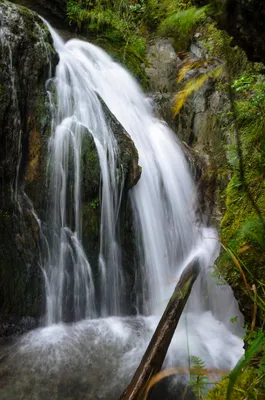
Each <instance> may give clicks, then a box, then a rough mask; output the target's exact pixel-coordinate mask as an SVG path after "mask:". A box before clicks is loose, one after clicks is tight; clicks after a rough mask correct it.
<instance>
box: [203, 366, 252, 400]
mask: <svg viewBox="0 0 265 400" xmlns="http://www.w3.org/2000/svg"><path fill="white" fill-rule="evenodd" d="M228 382H229V377H224V378H223V379H221V381H220V382H219V383H217V384H216V385H215V387H214V388H213V389H212V390H210V391H209V392H208V394H207V396H206V397H205V399H206V400H225V399H226V392H227V385H228ZM256 382H257V371H256V370H255V369H254V368H252V367H249V368H246V369H245V370H244V371H243V372H242V373H241V374H240V376H239V377H238V380H237V382H236V384H235V387H234V389H233V392H232V399H233V400H243V399H248V400H256V399H257V398H258V397H257V388H256V385H255V383H256Z"/></svg>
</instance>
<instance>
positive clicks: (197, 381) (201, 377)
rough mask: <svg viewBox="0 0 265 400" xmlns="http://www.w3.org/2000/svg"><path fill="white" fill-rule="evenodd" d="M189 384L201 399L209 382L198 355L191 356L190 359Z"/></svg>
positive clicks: (203, 364)
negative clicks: (190, 372)
mask: <svg viewBox="0 0 265 400" xmlns="http://www.w3.org/2000/svg"><path fill="white" fill-rule="evenodd" d="M191 371H194V373H192V374H191V375H190V386H191V387H192V391H193V393H194V394H195V396H196V398H197V399H203V398H204V397H205V393H206V392H207V390H208V388H209V385H210V384H211V382H210V381H209V377H208V375H206V373H205V371H206V367H205V363H204V362H203V361H202V360H201V359H200V358H199V357H195V356H194V357H192V359H191Z"/></svg>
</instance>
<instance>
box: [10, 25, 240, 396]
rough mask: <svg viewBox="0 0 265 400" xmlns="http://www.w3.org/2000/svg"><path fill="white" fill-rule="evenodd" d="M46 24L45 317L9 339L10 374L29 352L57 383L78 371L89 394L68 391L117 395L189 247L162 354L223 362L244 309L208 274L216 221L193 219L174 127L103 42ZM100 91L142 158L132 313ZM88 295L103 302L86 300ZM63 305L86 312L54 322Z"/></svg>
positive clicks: (134, 195)
mask: <svg viewBox="0 0 265 400" xmlns="http://www.w3.org/2000/svg"><path fill="white" fill-rule="evenodd" d="M49 29H50V31H51V34H52V36H53V39H54V45H55V48H56V50H57V51H58V53H59V56H60V62H59V65H58V67H57V72H56V77H55V79H54V80H52V82H53V84H54V85H55V91H56V102H53V100H52V99H53V95H52V92H53V91H52V90H50V97H51V105H52V107H51V108H52V113H53V126H52V129H53V135H52V138H51V142H50V162H49V167H48V171H49V173H50V175H51V183H50V187H51V193H52V198H51V203H50V208H49V210H50V220H51V221H52V225H51V227H50V229H49V231H50V232H51V234H50V238H49V239H48V246H47V247H48V249H49V251H48V256H47V260H46V265H45V266H44V274H45V280H46V293H47V324H48V325H49V326H48V327H46V328H42V329H39V330H36V331H34V332H31V333H29V334H28V335H26V336H25V337H24V338H22V339H21V340H20V341H19V342H18V343H17V344H16V347H15V349H16V351H15V352H14V356H13V357H11V358H10V360H9V363H10V365H12V368H14V365H16V360H17V358H16V357H20V359H22V362H23V372H21V369H20V370H19V371H17V376H16V382H20V381H22V378H21V374H22V373H24V374H25V370H27V368H28V370H29V371H32V368H33V367H32V363H33V366H34V368H35V369H36V371H38V373H39V374H40V376H42V377H43V376H45V379H46V380H51V381H52V382H55V386H56V388H57V389H56V390H57V392H56V393H58V391H59V392H60V389H58V388H59V387H60V384H61V382H62V380H63V381H67V384H68V386H69V385H71V384H72V387H75V386H76V385H75V383H74V381H75V379H76V381H78V382H81V381H82V385H83V386H84V387H85V388H86V389H85V393H86V394H85V395H84V394H82V387H80V388H79V392H78V394H75V397H74V398H75V399H79V398H80V399H81V398H82V399H83V398H86V399H96V398H103V399H104V398H106V399H107V398H108V399H112V398H113V399H116V398H117V397H118V396H119V394H120V393H121V391H122V390H123V388H124V386H125V384H126V383H127V382H128V380H129V379H130V377H131V375H132V374H133V372H134V370H135V368H136V366H137V364H138V363H139V360H140V358H141V356H142V354H143V352H144V349H145V348H146V346H147V344H148V342H149V339H150V337H151V334H152V332H153V331H154V329H155V327H156V324H157V323H158V320H159V317H160V315H161V312H162V311H163V310H164V308H165V306H166V302H167V300H168V298H169V296H170V295H171V293H172V291H173V287H174V286H175V284H176V282H177V280H178V278H179V276H180V274H181V272H182V271H183V269H184V268H185V267H186V266H187V265H188V263H189V262H190V261H192V260H193V259H194V258H198V259H199V260H200V264H201V268H202V271H201V273H200V277H199V279H198V280H197V282H196V283H195V285H194V288H193V290H192V294H191V296H190V299H189V302H188V303H187V306H186V309H185V312H184V314H183V316H182V318H181V321H180V323H179V326H178V328H177V331H176V334H175V337H174V339H173V341H172V344H171V346H170V349H169V353H168V357H167V360H166V365H173V366H174V365H181V366H188V365H189V362H190V361H189V358H190V357H191V356H198V357H200V358H201V359H202V360H203V361H204V362H205V364H206V366H209V367H214V368H220V369H224V368H227V369H231V368H232V367H233V366H234V365H235V363H236V362H237V360H238V359H239V358H240V356H241V355H242V353H243V348H242V347H243V343H242V340H241V339H240V338H239V337H238V336H236V335H234V334H233V333H232V330H233V329H234V330H235V331H236V333H237V335H240V334H241V333H242V329H240V324H242V319H241V315H240V313H239V310H238V307H237V304H236V302H235V300H234V298H233V294H232V291H231V289H230V288H229V287H228V286H226V285H223V284H222V285H220V284H219V285H218V284H217V283H216V282H215V280H214V279H213V278H212V277H211V271H212V270H211V268H210V267H211V265H212V264H213V262H214V260H215V257H216V256H217V255H218V251H219V247H218V241H217V237H216V233H215V231H214V230H213V229H210V228H205V227H202V226H201V225H200V224H199V223H197V221H196V193H195V189H194V185H193V183H192V179H191V176H190V173H189V170H188V166H187V163H186V160H185V156H184V154H183V151H182V149H181V146H180V144H179V142H178V140H177V138H176V136H175V135H174V133H173V132H171V131H170V129H169V128H168V127H167V125H166V124H165V123H163V122H162V121H159V120H158V119H157V118H155V116H154V115H153V112H152V107H151V103H150V100H149V99H147V98H145V97H144V95H143V93H142V92H141V89H140V88H139V86H138V85H137V83H136V82H135V80H134V79H133V78H132V77H131V76H130V74H129V73H128V72H127V71H126V70H125V69H124V68H123V67H121V66H120V65H118V64H117V63H115V62H113V60H112V59H111V58H110V57H109V56H108V55H107V54H106V53H105V52H104V51H103V50H101V49H99V48H98V47H96V46H94V45H92V44H89V43H86V42H83V41H80V40H71V41H69V42H67V43H66V44H64V43H63V41H62V40H61V38H60V37H59V36H58V35H57V33H56V32H55V31H54V30H53V29H52V28H51V27H49ZM50 83H51V82H50ZM48 88H50V86H49V84H48ZM98 95H99V96H100V97H101V98H102V99H103V100H104V102H105V103H106V105H107V106H108V108H109V109H110V111H111V112H112V113H113V114H114V115H115V116H116V118H117V119H118V121H119V122H120V123H121V125H122V126H123V127H124V128H125V129H126V131H127V132H128V133H129V135H130V136H131V138H132V139H133V141H134V143H135V145H136V147H137V149H138V151H139V163H140V165H141V166H142V176H141V179H140V181H139V182H138V183H137V185H136V186H135V187H134V188H133V189H132V190H131V194H130V196H131V201H132V205H133V210H134V217H135V228H136V231H137V243H138V253H139V254H138V255H139V269H141V271H140V274H138V275H140V277H139V278H138V280H139V281H138V282H137V284H136V287H137V288H138V290H139V291H138V293H137V296H136V297H137V298H136V304H135V306H136V307H137V309H138V313H139V314H140V315H138V316H135V317H121V314H122V313H121V309H122V303H123V301H124V298H123V293H124V291H125V290H126V287H125V284H124V277H123V268H122V259H121V254H120V249H119V245H118V243H117V236H116V223H117V215H118V214H119V204H120V195H121V191H122V178H120V177H119V179H118V178H117V173H116V169H117V153H118V148H117V143H116V140H115V137H114V135H113V132H112V131H111V130H110V128H109V126H108V125H107V123H106V119H105V115H104V111H103V108H102V105H101V101H100V100H99V97H98ZM86 137H92V138H93V140H94V143H95V146H96V149H97V153H98V157H99V162H100V168H101V179H102V190H101V191H102V195H101V232H100V251H99V275H100V276H99V279H100V293H97V292H96V291H95V284H94V283H95V282H94V280H95V277H94V276H93V271H92V269H91V267H90V264H89V254H88V255H86V254H85V251H84V249H83V246H82V212H81V209H82V204H81V194H80V193H81V167H80V165H81V151H82V144H83V141H84V140H85V138H86ZM69 295H70V296H71V298H70V299H69ZM97 297H100V308H98V307H96V305H95V303H96V298H97ZM69 307H70V308H71V318H72V320H74V321H78V320H80V319H82V318H85V319H86V320H84V321H79V322H77V323H75V324H73V325H66V324H63V323H62V321H64V320H65V318H64V315H65V312H66V310H68V311H69ZM141 315H145V316H141ZM236 315H237V316H238V317H239V323H238V325H231V322H230V321H229V320H230V318H231V317H234V316H236ZM105 317H108V318H105ZM93 318H94V319H93ZM54 323H57V324H54ZM33 360H34V361H33ZM73 371H74V374H73ZM75 374H77V375H76V376H75ZM27 376H28V384H27V379H24V381H23V382H24V383H23V384H24V388H28V386H29V382H30V384H31V385H32V376H31V374H30V373H29V372H28V375H27ZM74 376H75V377H74ZM77 376H78V377H77ZM35 378H36V379H35V386H34V387H35V389H34V390H35V391H34V395H35V394H36V391H37V393H38V396H39V397H36V398H38V399H46V398H48V397H47V393H46V392H45V390H46V389H45V390H44V389H41V387H43V385H42V386H41V384H40V382H41V381H42V379H43V378H39V377H37V376H35ZM71 379H72V380H73V382H72V383H71ZM25 382H26V383H25ZM99 382H101V383H100V385H99ZM58 385H59V386H58ZM12 390H13V392H12ZM16 390H17V391H20V390H21V389H20V387H19V386H17V383H16V384H15V385H13V387H12V389H11V393H12V396H13V397H12V396H11V397H10V398H14V399H15V398H16V397H15V396H16V394H15V393H16ZM27 390H28V389H27ZM52 390H53V389H52ZM27 393H28V392H27ZM51 393H53V392H52V391H50V392H49V397H51V396H52V394H51ZM45 396H46V397H45ZM82 396H83V397H82ZM26 398H29V397H26ZM30 398H31V397H30ZM32 398H33V397H32ZM34 398H35V397H34ZM51 398H61V397H60V396H59V397H51ZM62 398H63V397H62Z"/></svg>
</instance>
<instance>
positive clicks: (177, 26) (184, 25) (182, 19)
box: [159, 6, 209, 50]
mask: <svg viewBox="0 0 265 400" xmlns="http://www.w3.org/2000/svg"><path fill="white" fill-rule="evenodd" d="M208 9H209V7H208V6H204V7H201V8H196V7H190V8H188V9H186V10H179V11H177V12H173V13H169V15H168V16H167V17H166V19H165V20H164V21H163V22H162V23H161V24H160V27H159V32H160V34H161V35H164V36H172V37H174V38H175V44H176V47H177V48H179V50H183V49H186V48H187V46H188V44H189V41H190V39H191V38H192V36H193V33H194V29H195V27H196V26H197V24H198V23H199V22H202V21H203V20H205V18H206V12H207V10H208Z"/></svg>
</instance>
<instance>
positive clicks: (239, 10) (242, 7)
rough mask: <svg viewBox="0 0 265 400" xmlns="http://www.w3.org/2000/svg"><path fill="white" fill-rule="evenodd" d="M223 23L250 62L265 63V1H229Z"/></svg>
mask: <svg viewBox="0 0 265 400" xmlns="http://www.w3.org/2000/svg"><path fill="white" fill-rule="evenodd" d="M224 21H225V22H222V23H221V26H223V27H224V28H225V29H226V30H227V31H228V33H229V34H230V35H231V36H233V38H234V40H235V41H236V42H237V43H238V45H239V46H240V47H242V48H243V49H244V50H245V51H246V53H247V55H248V57H249V59H250V60H253V61H261V62H265V4H264V1H263V0H251V1H249V0H227V4H226V13H225V18H224Z"/></svg>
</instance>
